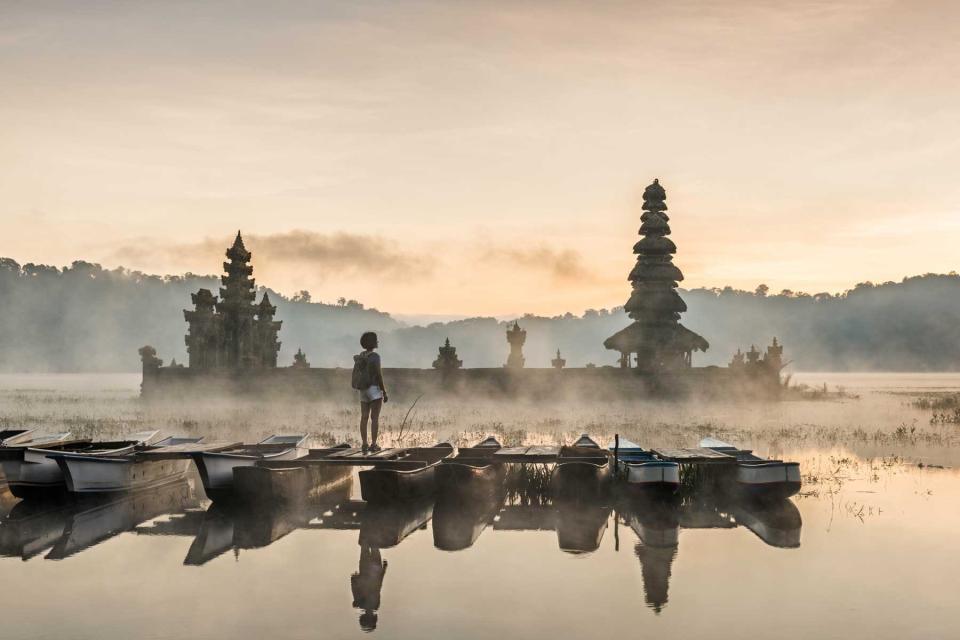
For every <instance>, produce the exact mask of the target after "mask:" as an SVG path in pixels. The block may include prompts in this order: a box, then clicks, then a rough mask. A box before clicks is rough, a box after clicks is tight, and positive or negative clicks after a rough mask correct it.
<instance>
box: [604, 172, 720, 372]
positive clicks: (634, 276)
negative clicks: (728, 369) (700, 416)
mask: <svg viewBox="0 0 960 640" xmlns="http://www.w3.org/2000/svg"><path fill="white" fill-rule="evenodd" d="M666 200H667V192H666V190H665V189H664V188H663V186H662V185H661V184H660V181H659V180H654V181H653V183H652V184H650V185H648V186H647V188H646V189H644V191H643V214H642V215H641V216H640V223H641V224H640V232H639V233H640V236H641V238H640V240H639V241H638V242H637V243H636V244H635V245H633V252H634V253H635V254H636V255H637V262H636V264H635V265H634V267H633V269H632V270H631V271H630V275H629V276H628V277H627V279H628V280H629V281H630V282H631V284H632V291H631V294H630V298H629V299H628V300H627V302H626V304H624V310H625V311H626V312H627V313H628V314H629V316H630V318H631V319H632V320H633V321H634V323H633V324H632V325H630V326H629V327H627V328H626V329H624V330H622V331H620V332H618V333H616V334H614V335H613V336H611V337H609V338H607V340H606V341H604V343H603V344H604V346H605V347H606V348H608V349H614V350H616V351H619V352H620V354H621V357H620V363H621V366H624V367H628V366H630V363H631V362H630V355H631V354H636V359H637V367H638V368H640V369H643V370H645V371H656V370H660V369H664V368H676V367H684V366H687V367H688V366H690V364H691V353H692V352H693V351H706V349H707V348H708V347H709V344H708V343H707V341H706V340H704V339H703V338H702V337H701V336H699V335H697V334H696V333H694V332H693V331H690V330H689V329H687V328H686V327H684V326H683V325H682V324H680V314H681V313H683V312H684V311H686V310H687V305H686V304H685V303H684V301H683V300H682V299H681V298H680V295H679V294H678V293H677V291H676V289H677V287H678V286H679V283H680V282H681V281H682V280H683V273H681V271H680V269H678V268H677V266H676V265H674V264H673V254H675V253H676V252H677V245H675V244H674V243H673V240H671V239H670V238H669V237H667V236H669V235H670V224H669V222H670V217H669V216H668V215H667V202H666Z"/></svg>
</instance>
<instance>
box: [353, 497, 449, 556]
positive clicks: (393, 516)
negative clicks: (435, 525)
mask: <svg viewBox="0 0 960 640" xmlns="http://www.w3.org/2000/svg"><path fill="white" fill-rule="evenodd" d="M433 504H434V502H433V498H432V497H423V498H419V499H416V500H410V501H405V502H396V503H393V504H368V505H367V506H366V508H365V509H363V511H362V512H361V514H360V536H359V544H360V546H364V547H374V548H377V549H386V548H388V547H395V546H397V545H398V544H400V543H401V542H402V541H403V539H404V538H406V537H407V536H409V535H410V534H411V533H413V532H414V531H416V530H417V529H420V528H423V527H425V526H426V524H427V522H428V521H429V520H430V518H431V517H432V516H433Z"/></svg>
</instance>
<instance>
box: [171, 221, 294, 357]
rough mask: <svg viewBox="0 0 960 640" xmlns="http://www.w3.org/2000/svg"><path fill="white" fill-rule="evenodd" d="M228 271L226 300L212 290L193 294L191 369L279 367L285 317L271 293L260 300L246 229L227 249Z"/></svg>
mask: <svg viewBox="0 0 960 640" xmlns="http://www.w3.org/2000/svg"><path fill="white" fill-rule="evenodd" d="M226 255H227V258H228V259H229V261H228V262H224V263H223V270H224V271H225V272H226V273H225V274H224V275H223V276H221V277H220V281H221V283H222V284H223V286H222V287H221V288H220V298H219V300H218V299H217V296H215V295H213V293H211V292H210V290H209V289H200V290H199V291H197V292H196V293H194V294H191V296H190V297H191V300H192V301H193V305H194V308H193V309H185V310H184V312H183V316H184V319H185V320H186V321H187V323H188V325H189V330H188V333H187V336H186V338H185V341H186V344H187V353H188V355H189V360H188V364H189V367H190V368H191V369H216V368H227V369H241V368H250V367H269V368H274V367H276V366H277V353H278V352H279V351H280V341H279V340H278V339H277V334H278V333H279V331H280V325H281V324H282V322H281V321H277V320H274V319H273V317H274V315H275V314H276V312H277V308H276V307H275V306H274V305H272V304H271V303H270V297H269V296H268V295H267V293H266V292H264V294H263V298H262V299H261V300H260V303H259V304H257V303H256V287H255V280H254V279H253V278H252V277H251V276H252V275H253V266H251V265H250V264H248V263H249V262H250V259H251V257H252V255H253V254H251V253H250V252H249V251H247V249H246V247H244V245H243V238H242V237H241V235H240V232H239V231H238V232H237V237H236V239H235V240H234V242H233V246H231V247H230V248H229V249H227V252H226Z"/></svg>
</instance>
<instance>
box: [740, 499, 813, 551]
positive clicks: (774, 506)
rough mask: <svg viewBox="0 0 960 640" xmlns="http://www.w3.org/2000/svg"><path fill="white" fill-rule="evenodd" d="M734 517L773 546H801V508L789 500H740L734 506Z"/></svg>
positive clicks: (789, 547) (786, 547) (791, 547)
mask: <svg viewBox="0 0 960 640" xmlns="http://www.w3.org/2000/svg"><path fill="white" fill-rule="evenodd" d="M733 517H734V518H736V521H737V524H742V525H743V526H745V527H746V528H748V529H750V531H753V532H754V533H755V534H757V537H758V538H760V539H761V540H763V541H764V542H766V543H767V544H769V545H770V546H772V547H783V548H785V549H794V548H796V547H799V546H800V528H801V527H802V525H803V520H802V518H801V517H800V510H799V509H797V506H796V505H795V504H793V503H792V502H790V501H789V500H786V499H783V500H778V501H775V502H769V501H768V502H763V503H757V502H750V501H743V502H738V503H737V504H735V505H734V507H733Z"/></svg>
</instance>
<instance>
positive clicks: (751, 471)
mask: <svg viewBox="0 0 960 640" xmlns="http://www.w3.org/2000/svg"><path fill="white" fill-rule="evenodd" d="M734 480H735V486H736V488H737V490H738V491H739V493H740V494H741V495H743V496H744V497H747V498H753V499H758V500H783V499H785V498H789V497H790V496H793V495H796V494H797V493H798V492H799V491H800V486H801V480H800V465H799V464H798V463H796V462H779V461H770V462H761V463H748V464H743V463H741V464H738V465H737V471H736V476H735V479H734Z"/></svg>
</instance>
